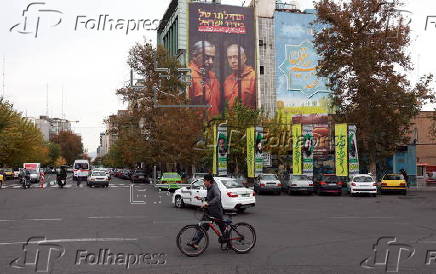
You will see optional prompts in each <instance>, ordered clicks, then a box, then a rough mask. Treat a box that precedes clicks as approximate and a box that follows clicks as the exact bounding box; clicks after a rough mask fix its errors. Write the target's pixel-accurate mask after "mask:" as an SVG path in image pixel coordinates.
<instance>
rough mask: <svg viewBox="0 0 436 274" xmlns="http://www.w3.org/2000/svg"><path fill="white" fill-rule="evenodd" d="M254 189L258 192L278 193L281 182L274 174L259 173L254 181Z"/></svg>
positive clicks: (280, 190) (280, 189)
mask: <svg viewBox="0 0 436 274" xmlns="http://www.w3.org/2000/svg"><path fill="white" fill-rule="evenodd" d="M254 191H256V193H258V194H261V193H263V192H273V193H275V194H277V195H280V193H281V192H282V183H281V182H280V181H279V178H277V175H275V174H261V175H259V176H258V177H257V178H256V181H255V182H254Z"/></svg>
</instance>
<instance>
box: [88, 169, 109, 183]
mask: <svg viewBox="0 0 436 274" xmlns="http://www.w3.org/2000/svg"><path fill="white" fill-rule="evenodd" d="M86 184H87V185H88V186H90V187H93V186H103V187H108V186H109V178H108V177H107V174H106V172H105V171H92V172H91V174H90V175H89V176H88V180H87V182H86Z"/></svg>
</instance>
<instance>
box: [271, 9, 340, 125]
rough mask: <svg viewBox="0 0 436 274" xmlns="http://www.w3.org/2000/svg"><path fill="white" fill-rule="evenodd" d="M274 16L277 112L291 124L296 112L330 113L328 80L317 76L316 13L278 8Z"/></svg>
mask: <svg viewBox="0 0 436 274" xmlns="http://www.w3.org/2000/svg"><path fill="white" fill-rule="evenodd" d="M274 17H275V45H276V91H277V114H278V115H279V116H280V117H281V119H282V121H283V122H285V123H291V122H292V116H294V115H303V114H327V113H330V112H331V111H330V110H329V106H328V102H329V98H328V97H329V90H328V88H327V87H326V79H323V78H319V77H317V76H316V67H317V65H318V60H319V57H318V55H317V53H316V50H315V49H314V47H313V44H312V43H313V28H314V26H311V22H312V21H313V20H314V19H315V15H314V14H307V13H305V14H300V13H289V12H280V11H276V12H275V14H274Z"/></svg>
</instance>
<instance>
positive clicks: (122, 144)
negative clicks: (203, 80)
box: [107, 43, 204, 168]
mask: <svg viewBox="0 0 436 274" xmlns="http://www.w3.org/2000/svg"><path fill="white" fill-rule="evenodd" d="M128 64H129V66H130V67H131V68H132V69H133V70H134V71H135V73H136V74H137V75H140V77H141V78H143V79H145V81H142V82H141V83H140V84H141V85H143V87H142V88H139V89H138V88H132V87H130V86H126V87H124V88H121V89H119V90H118V91H117V94H118V95H119V96H121V97H122V99H123V101H125V102H128V103H129V106H130V107H129V110H128V111H127V112H126V113H125V114H123V115H120V116H117V117H111V118H110V119H109V120H108V121H107V122H108V123H111V124H113V125H115V127H114V132H112V133H114V134H117V135H118V140H117V142H116V143H117V145H118V147H117V148H114V150H113V154H118V155H120V156H121V158H122V161H123V163H124V164H125V165H128V166H132V165H134V164H135V163H137V162H146V163H150V164H156V163H162V165H164V164H165V163H178V164H182V165H184V167H185V168H186V167H188V166H189V165H191V164H194V163H195V162H196V161H198V159H199V157H200V156H199V154H198V153H197V152H196V151H195V150H193V149H192V148H193V146H194V144H195V142H196V140H197V139H198V137H199V136H201V134H202V128H203V121H204V116H203V113H202V111H199V110H197V109H191V108H184V107H165V108H164V107H158V106H157V104H159V105H188V104H189V100H188V99H187V98H186V96H185V94H183V93H180V91H181V90H184V89H185V84H184V83H183V82H182V81H181V80H180V79H179V76H180V75H179V73H178V72H177V68H179V67H180V64H179V63H178V61H177V59H175V58H173V57H170V56H169V55H168V54H167V52H166V51H165V49H164V48H162V47H158V48H153V47H152V45H151V44H149V43H145V44H143V45H142V44H136V45H135V46H134V47H133V48H132V49H131V50H130V52H129V58H128ZM157 67H163V68H168V69H169V77H168V79H163V78H161V77H159V73H158V72H157V71H156V70H155V69H156V68H157ZM156 90H157V91H158V92H157V94H155V91H156ZM155 99H156V100H155ZM156 103H157V104H156ZM108 157H109V158H111V155H109V156H108Z"/></svg>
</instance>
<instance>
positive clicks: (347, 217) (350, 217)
mask: <svg viewBox="0 0 436 274" xmlns="http://www.w3.org/2000/svg"><path fill="white" fill-rule="evenodd" d="M393 218H395V217H376V216H375V217H359V216H337V217H329V219H393Z"/></svg>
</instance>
